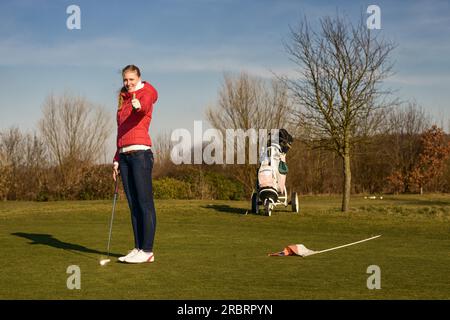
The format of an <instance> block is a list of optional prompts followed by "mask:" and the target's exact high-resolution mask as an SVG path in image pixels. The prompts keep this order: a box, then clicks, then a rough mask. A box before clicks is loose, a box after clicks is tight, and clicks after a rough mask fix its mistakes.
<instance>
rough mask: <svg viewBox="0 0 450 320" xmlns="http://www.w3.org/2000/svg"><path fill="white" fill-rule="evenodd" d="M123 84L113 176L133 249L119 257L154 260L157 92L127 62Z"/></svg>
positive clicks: (123, 73) (126, 259) (133, 260)
mask: <svg viewBox="0 0 450 320" xmlns="http://www.w3.org/2000/svg"><path fill="white" fill-rule="evenodd" d="M122 78H123V87H122V89H121V90H120V93H119V104H118V110H117V126H118V130H117V152H116V154H115V156H114V162H113V163H114V164H113V179H114V181H116V179H117V176H118V174H119V172H120V176H121V178H122V184H123V188H124V191H125V194H126V196H127V200H128V206H129V207H130V211H131V223H132V226H133V233H134V249H133V250H131V251H130V252H129V253H128V254H127V255H126V256H123V257H120V258H119V261H121V262H127V263H143V262H153V261H154V260H155V256H154V255H153V240H154V238H155V229H156V213H155V205H154V203H153V192H152V169H153V153H152V150H151V149H150V147H151V145H152V141H151V139H150V135H149V133H148V129H149V126H150V122H151V120H152V111H153V104H154V103H155V102H156V100H157V98H158V93H157V91H156V90H155V88H153V86H152V85H151V84H149V83H148V82H145V81H141V72H140V70H139V68H138V67H136V66H134V65H128V66H126V67H125V68H123V70H122Z"/></svg>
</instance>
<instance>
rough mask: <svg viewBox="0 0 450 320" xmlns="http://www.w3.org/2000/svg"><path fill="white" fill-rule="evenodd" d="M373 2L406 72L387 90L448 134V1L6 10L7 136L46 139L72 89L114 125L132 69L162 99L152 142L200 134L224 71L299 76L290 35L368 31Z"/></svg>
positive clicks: (213, 2)
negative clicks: (46, 110) (315, 29)
mask: <svg viewBox="0 0 450 320" xmlns="http://www.w3.org/2000/svg"><path fill="white" fill-rule="evenodd" d="M71 4H75V5H78V6H79V7H80V8H81V30H68V29H67V28H66V20H67V18H68V16H69V15H68V14H67V13H66V8H67V7H68V6H69V5H71ZM370 4H376V5H378V6H379V7H380V8H381V27H382V30H381V31H380V32H381V33H383V36H384V37H385V38H387V39H389V40H393V41H395V42H396V43H397V44H398V47H397V49H396V50H395V51H394V53H393V56H392V58H393V59H394V61H395V67H394V70H395V72H396V74H395V75H394V76H393V77H392V78H390V79H389V80H388V81H386V85H388V86H390V87H392V88H394V89H396V90H398V91H397V93H396V94H397V96H399V97H400V98H401V99H404V100H412V99H414V100H416V101H417V102H418V103H419V104H420V105H422V106H423V107H424V108H425V110H427V111H428V112H430V113H431V114H432V115H433V116H434V117H435V118H436V119H441V120H443V121H445V122H444V125H445V126H447V122H448V121H449V119H450V116H449V115H448V110H449V108H450V104H449V101H450V90H449V89H450V1H448V0H445V1H444V0H434V1H433V0H432V1H317V0H316V1H305V0H303V1H300V0H297V1H294V0H278V1H275V0H273V1H269V0H161V1H153V0H143V1H136V0H135V1H132V2H124V1H114V0H110V1H106V0H97V1H81V0H71V1H62V0H42V1H37V0H14V1H12V0H11V1H8V0H2V1H1V2H0V94H1V97H2V98H1V101H0V112H1V117H0V130H3V129H5V128H8V127H10V126H13V125H15V126H19V127H20V128H21V129H23V130H24V131H26V130H33V129H35V128H36V123H37V121H38V119H39V118H40V116H41V107H42V103H43V102H44V100H45V97H46V96H47V95H48V94H49V93H51V92H53V93H56V94H61V93H63V92H64V91H65V90H69V91H70V92H72V93H73V94H79V95H83V96H85V97H86V98H87V99H89V100H90V101H92V102H94V103H98V104H101V105H103V106H104V107H105V108H106V109H107V110H108V111H110V112H111V114H112V115H113V114H114V112H115V108H116V101H115V94H116V91H117V90H118V88H119V87H120V86H121V76H120V72H119V70H120V69H121V68H122V67H124V66H125V65H127V64H136V65H138V66H140V67H141V70H142V73H143V74H142V75H143V79H144V80H148V81H150V82H151V83H152V84H153V85H154V86H155V87H156V88H157V90H158V91H159V97H160V98H159V101H158V103H157V104H156V105H155V109H154V114H153V122H152V125H151V129H150V133H151V135H152V136H156V135H157V134H158V133H160V132H162V131H164V130H166V131H170V130H171V129H175V128H186V129H189V130H190V129H192V128H193V121H194V120H201V119H204V110H205V108H206V107H207V106H209V105H212V104H214V103H215V101H216V98H217V94H218V90H219V88H220V85H221V82H222V79H223V73H224V72H240V71H243V70H245V71H247V72H249V73H252V74H254V75H257V76H261V77H265V78H270V77H271V72H272V71H273V72H276V73H279V74H292V72H293V68H294V66H293V64H292V63H291V62H290V61H289V58H288V56H287V54H286V52H285V51H284V48H283V44H282V41H283V40H286V39H287V38H288V34H289V25H291V26H295V25H296V24H297V23H298V21H299V19H300V18H301V17H303V16H307V17H308V19H309V21H310V22H313V23H314V22H315V21H317V19H318V18H320V17H322V16H325V15H334V14H335V13H336V10H339V12H340V13H343V14H345V15H347V16H348V17H350V18H351V19H354V20H355V21H356V20H357V19H358V18H359V17H360V14H361V12H362V13H365V10H366V8H367V7H368V6H369V5H370ZM366 16H368V15H366ZM114 130H115V128H114ZM114 130H113V131H114Z"/></svg>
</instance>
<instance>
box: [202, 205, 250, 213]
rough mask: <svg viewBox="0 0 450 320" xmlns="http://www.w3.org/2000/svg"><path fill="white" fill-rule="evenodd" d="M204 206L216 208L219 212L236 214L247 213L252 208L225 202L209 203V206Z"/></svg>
mask: <svg viewBox="0 0 450 320" xmlns="http://www.w3.org/2000/svg"><path fill="white" fill-rule="evenodd" d="M203 208H206V209H214V210H216V211H219V212H225V213H234V214H246V213H247V211H248V213H250V210H248V209H243V208H236V207H230V206H229V205H224V204H209V205H207V206H204V207H203Z"/></svg>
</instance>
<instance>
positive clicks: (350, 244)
mask: <svg viewBox="0 0 450 320" xmlns="http://www.w3.org/2000/svg"><path fill="white" fill-rule="evenodd" d="M378 237H381V234H379V235H378V236H375V237H371V238H367V239H364V240H360V241H356V242H352V243H349V244H344V245H342V246H339V247H334V248H330V249H326V250H321V251H314V252H313V253H311V254H308V256H311V255H313V254H318V253H323V252H327V251H331V250H336V249H340V248H344V247H348V246H352V245H354V244H357V243H361V242H365V241H369V240H372V239H376V238H378Z"/></svg>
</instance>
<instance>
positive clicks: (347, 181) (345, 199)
mask: <svg viewBox="0 0 450 320" xmlns="http://www.w3.org/2000/svg"><path fill="white" fill-rule="evenodd" d="M343 169H344V188H343V195H342V208H341V211H342V212H347V211H348V208H349V203H350V191H351V182H352V172H351V169H350V146H349V145H346V146H345V149H344V155H343Z"/></svg>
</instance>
